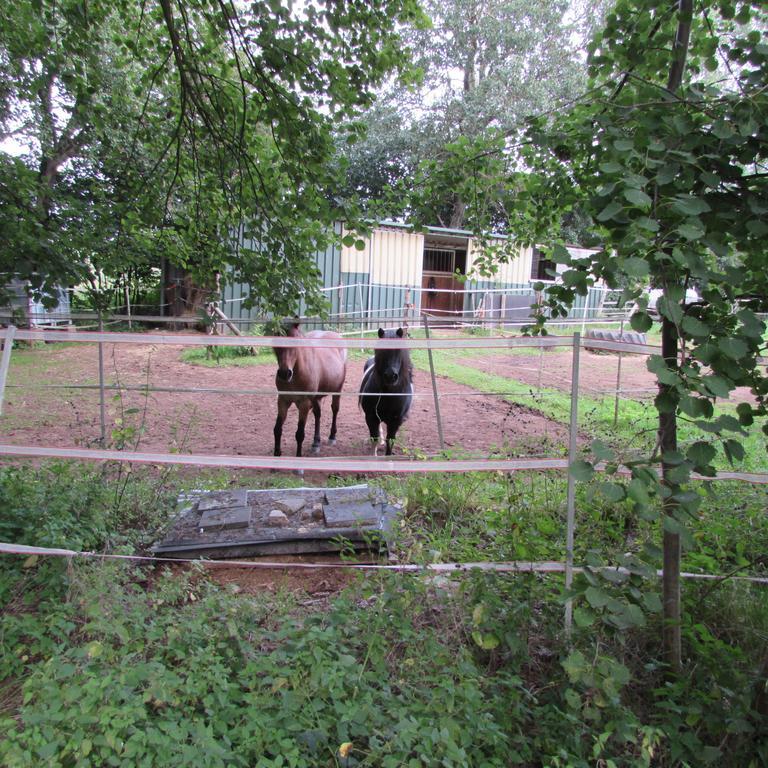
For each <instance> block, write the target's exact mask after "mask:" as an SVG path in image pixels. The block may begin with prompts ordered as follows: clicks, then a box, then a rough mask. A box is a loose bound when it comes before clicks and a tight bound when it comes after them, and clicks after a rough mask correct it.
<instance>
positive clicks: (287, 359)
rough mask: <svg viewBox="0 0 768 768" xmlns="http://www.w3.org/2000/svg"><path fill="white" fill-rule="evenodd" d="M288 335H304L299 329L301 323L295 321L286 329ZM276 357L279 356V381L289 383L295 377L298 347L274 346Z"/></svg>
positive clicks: (294, 336)
mask: <svg viewBox="0 0 768 768" xmlns="http://www.w3.org/2000/svg"><path fill="white" fill-rule="evenodd" d="M285 335H286V336H289V337H292V338H298V337H300V336H302V333H301V331H300V330H299V324H298V323H294V324H293V325H292V326H291V327H290V328H288V329H287V330H286V333H285ZM272 349H273V350H274V352H275V357H276V358H277V379H276V380H277V382H278V383H281V382H282V383H283V384H288V383H290V382H291V380H292V379H293V370H294V368H295V367H296V360H297V359H298V352H299V350H298V348H297V347H273V348H272Z"/></svg>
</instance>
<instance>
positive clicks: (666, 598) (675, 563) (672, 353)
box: [659, 317, 682, 673]
mask: <svg viewBox="0 0 768 768" xmlns="http://www.w3.org/2000/svg"><path fill="white" fill-rule="evenodd" d="M661 354H662V357H663V358H664V362H666V364H667V367H668V368H671V369H674V370H676V369H677V332H676V329H675V325H674V323H673V322H672V321H671V320H669V319H668V318H666V317H665V318H663V320H662V323H661ZM669 390H670V386H669V385H668V384H659V394H660V395H662V396H663V395H664V394H666V393H667V392H668V391H669ZM659 447H660V448H661V453H662V462H661V477H662V483H664V485H666V486H667V487H668V488H670V490H674V485H675V484H674V483H672V482H670V480H669V472H670V470H671V469H672V467H671V465H669V464H668V463H667V462H666V461H664V458H663V457H664V455H665V454H668V453H669V452H670V451H676V450H677V414H676V412H675V411H672V412H670V413H660V414H659ZM675 507H676V504H675V502H674V501H672V500H671V499H669V498H667V499H664V502H663V511H664V514H663V520H666V519H667V518H668V517H673V515H674V511H675ZM663 551H664V556H663V576H662V594H663V604H664V630H663V646H664V659H665V661H666V662H667V664H668V665H669V668H670V670H672V671H673V672H675V673H677V672H679V671H680V668H681V665H682V645H681V637H680V534H679V533H672V532H671V531H668V530H667V529H666V527H664V542H663Z"/></svg>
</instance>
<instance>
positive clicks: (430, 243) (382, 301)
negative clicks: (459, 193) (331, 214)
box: [222, 221, 605, 322]
mask: <svg viewBox="0 0 768 768" xmlns="http://www.w3.org/2000/svg"><path fill="white" fill-rule="evenodd" d="M337 227H338V229H337V233H336V234H337V235H339V238H338V239H339V240H340V239H341V236H343V235H344V234H346V232H345V231H344V230H343V228H342V227H341V225H337ZM353 234H354V233H353ZM502 238H503V236H499V237H498V238H497V240H499V241H500V240H501V239H502ZM362 240H363V242H364V247H363V249H362V250H360V249H357V248H355V247H354V246H345V245H339V244H338V243H334V244H332V245H331V246H329V247H328V248H327V249H325V250H324V251H318V252H317V253H316V254H315V262H316V264H317V266H318V269H319V271H320V274H321V276H322V290H323V291H324V293H325V295H326V296H327V298H328V301H329V306H330V315H331V317H332V318H336V317H338V318H346V319H359V320H361V321H364V320H365V319H366V318H368V317H371V318H377V319H381V318H387V317H391V318H392V319H393V321H394V320H399V319H401V318H402V317H403V316H404V315H405V316H406V317H407V316H410V317H416V316H419V315H420V314H422V313H427V314H429V315H430V316H432V317H441V318H446V319H447V318H453V319H462V318H467V319H469V318H472V319H477V318H478V317H482V318H484V319H487V320H499V321H507V322H510V321H515V320H517V321H524V320H526V319H527V318H528V317H529V315H530V306H531V304H532V303H534V301H536V298H537V296H536V292H535V290H534V288H533V285H534V283H536V282H545V283H546V282H555V279H556V278H554V279H553V277H552V273H553V272H554V273H555V274H557V268H556V265H554V264H553V263H552V262H549V261H547V260H546V259H544V258H542V255H541V253H540V251H539V250H538V249H536V248H532V247H523V246H520V247H519V248H518V255H517V256H516V257H515V258H512V259H510V260H509V261H507V262H506V263H502V264H499V265H498V271H497V273H496V274H495V275H494V276H493V277H480V276H479V275H478V274H476V272H475V271H474V269H473V265H474V263H475V258H476V256H477V255H478V252H479V250H480V244H479V243H478V242H477V241H476V240H475V239H474V238H473V237H472V234H471V233H470V232H467V231H464V230H458V229H444V228H440V227H427V228H426V230H425V231H424V232H413V231H411V228H410V227H408V226H407V225H403V224H399V223H396V222H390V221H384V222H381V223H380V224H379V225H378V226H377V227H376V228H375V229H374V230H373V231H372V232H371V234H370V235H369V236H367V237H364V238H362ZM569 250H570V251H571V253H572V254H573V255H574V256H577V257H578V256H580V255H584V254H586V253H588V252H589V251H588V249H584V248H579V247H576V246H573V247H570V246H569ZM557 266H559V265H557ZM561 269H562V268H561ZM604 294H605V289H603V288H602V287H600V286H597V287H596V288H594V289H592V290H590V291H589V295H588V296H586V297H578V299H577V302H576V304H575V305H574V307H573V308H572V310H571V313H572V316H574V317H578V318H582V317H584V316H588V317H590V316H593V315H594V314H595V313H596V312H597V311H599V309H600V308H601V307H602V303H603V297H604ZM247 295H248V288H247V286H245V285H243V284H241V283H236V282H228V281H225V282H224V287H223V291H222V302H223V306H224V311H225V312H226V313H227V315H228V316H229V317H230V318H232V319H234V320H239V321H241V322H245V321H247V320H248V319H250V318H253V317H255V316H256V315H257V312H256V311H255V310H247V309H245V307H243V300H244V298H245V297H246V296H247ZM301 309H302V307H299V308H298V310H299V314H302V312H301Z"/></svg>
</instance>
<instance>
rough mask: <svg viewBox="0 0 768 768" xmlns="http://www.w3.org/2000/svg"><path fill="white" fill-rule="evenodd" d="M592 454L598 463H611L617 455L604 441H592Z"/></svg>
mask: <svg viewBox="0 0 768 768" xmlns="http://www.w3.org/2000/svg"><path fill="white" fill-rule="evenodd" d="M592 453H593V455H594V457H595V458H596V459H597V460H598V461H610V460H611V459H612V458H613V457H614V456H615V455H616V454H615V452H614V450H613V448H611V447H610V446H608V445H606V444H605V443H604V442H603V441H602V440H593V441H592Z"/></svg>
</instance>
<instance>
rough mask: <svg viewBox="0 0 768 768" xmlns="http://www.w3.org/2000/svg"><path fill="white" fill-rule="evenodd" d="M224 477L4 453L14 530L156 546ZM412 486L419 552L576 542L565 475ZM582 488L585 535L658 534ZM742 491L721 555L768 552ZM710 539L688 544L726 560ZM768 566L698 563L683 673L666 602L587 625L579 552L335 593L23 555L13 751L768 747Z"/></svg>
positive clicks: (738, 755)
mask: <svg viewBox="0 0 768 768" xmlns="http://www.w3.org/2000/svg"><path fill="white" fill-rule="evenodd" d="M280 479H281V480H282V479H284V478H280ZM226 481H227V473H219V472H210V473H204V476H200V477H198V478H197V482H194V484H191V483H192V482H193V480H192V479H191V478H184V480H183V482H182V478H181V475H178V474H176V473H175V472H169V473H164V474H163V475H161V476H158V475H157V474H155V473H152V472H151V471H148V470H137V471H135V472H131V473H126V472H125V471H124V469H122V468H120V467H115V466H110V465H106V464H105V465H102V466H100V467H93V466H92V465H81V464H64V463H61V462H52V463H47V464H45V465H43V466H42V467H39V466H35V467H33V466H31V465H27V464H25V465H24V466H22V467H2V468H0V505H1V506H2V508H3V509H4V515H3V518H2V520H1V521H0V538H2V539H7V537H9V536H14V537H15V538H13V539H11V540H15V541H21V542H23V543H29V544H32V545H43V546H61V547H67V548H84V549H91V550H95V551H103V552H126V553H127V552H131V551H136V550H138V551H142V549H143V548H145V547H146V546H147V544H148V542H149V541H151V538H150V536H149V535H148V533H149V531H150V530H154V531H157V530H159V529H161V528H162V526H163V524H164V522H165V521H166V520H167V516H168V511H169V509H170V508H172V502H173V499H174V498H175V495H176V493H177V492H178V490H179V489H180V488H182V487H185V488H191V487H205V485H206V484H208V483H210V484H212V485H213V486H214V487H215V486H216V485H218V484H220V483H225V482H226ZM385 482H386V481H385ZM393 482H394V481H393ZM397 489H398V490H399V493H400V494H401V495H402V494H405V496H404V499H405V501H406V514H405V518H404V525H403V526H402V531H401V533H400V538H399V540H398V544H397V546H398V547H399V549H398V554H399V555H400V559H401V561H402V560H403V559H406V557H407V558H408V559H411V560H415V561H417V562H427V561H435V560H441V559H450V558H452V557H453V556H455V555H457V554H463V555H464V556H466V557H467V558H469V559H471V560H479V559H487V558H488V557H489V556H494V557H501V556H504V555H516V556H518V557H521V556H523V555H527V556H529V557H535V558H538V557H541V558H542V559H554V558H555V557H556V558H558V559H560V558H561V556H562V551H563V538H564V533H563V531H562V528H563V510H562V499H563V491H564V478H563V476H562V475H556V474H552V473H550V474H546V475H545V474H542V473H533V472H532V473H524V474H523V475H515V476H513V477H509V476H505V475H502V474H497V473H493V474H488V473H486V474H484V475H472V476H457V475H451V476H444V477H430V478H416V477H412V478H408V479H407V480H405V481H400V482H399V483H398V486H397ZM579 493H580V496H579V505H578V507H577V508H578V510H579V518H578V525H579V528H578V530H577V546H578V547H579V549H578V553H577V558H580V557H582V556H586V554H587V551H586V549H585V547H586V546H587V545H589V546H591V547H593V548H595V547H604V548H605V549H606V552H607V553H608V555H609V556H610V553H611V552H621V551H624V550H625V549H626V548H627V547H628V548H629V549H631V548H632V545H633V542H636V543H635V546H639V545H640V544H639V543H640V542H641V541H643V539H644V537H645V535H646V534H645V530H644V528H643V527H642V526H641V525H638V524H637V523H635V525H634V527H635V533H634V535H633V537H630V536H628V534H627V526H626V521H625V519H623V518H622V513H621V510H616V509H615V508H610V507H608V506H606V505H604V504H601V503H598V502H595V503H591V502H590V499H589V496H588V491H587V489H584V488H582V489H580V492H579ZM740 494H741V495H740V498H739V502H738V504H737V505H736V507H734V505H733V504H731V505H726V504H723V503H719V504H718V503H716V500H713V502H712V503H711V504H707V506H706V508H705V510H704V511H703V512H702V515H701V525H702V526H704V527H702V529H701V530H702V532H703V535H702V536H701V539H702V542H703V543H704V544H706V547H707V549H706V550H704V549H703V548H701V549H699V550H696V551H697V552H698V555H699V557H700V558H702V557H704V558H706V557H711V558H714V559H715V560H716V561H717V562H718V563H720V553H719V552H718V551H717V550H718V548H719V549H721V550H722V551H723V553H725V554H726V555H727V558H728V563H727V564H728V565H730V566H733V567H734V568H737V567H739V565H740V563H741V562H742V560H743V561H749V560H750V558H754V557H755V556H756V555H757V554H758V553H759V552H764V551H765V546H766V523H765V520H764V515H763V514H761V512H762V508H763V506H764V505H762V504H761V499H760V498H759V497H753V496H752V495H750V492H749V491H747V490H746V489H742V490H741V491H740ZM729 500H730V497H729ZM726 507H727V508H726ZM428 510H432V511H428ZM33 512H34V514H32V513H33ZM734 513H735V514H734ZM438 523H439V524H440V525H441V526H442V528H443V529H445V530H451V531H452V536H451V539H450V540H446V541H445V543H443V542H442V541H440V540H439V539H438V538H437V532H436V531H437V526H438ZM428 524H429V525H431V526H433V527H434V529H435V531H434V532H430V531H429V530H428V529H427V525H428ZM696 532H697V531H696V530H694V538H693V541H694V543H695V542H696V538H695V535H696ZM582 534H583V538H584V541H583V542H582V541H580V537H581V536H582ZM438 546H442V547H443V548H444V549H443V551H442V552H438V551H437V549H436V547H438ZM739 546H741V549H740V550H739ZM737 550H738V551H737ZM693 552H694V549H693V547H688V548H687V549H686V558H687V559H685V560H684V567H686V568H696V567H703V566H705V565H710V563H709V562H706V561H704V560H700V561H699V562H696V561H694V560H692V559H691V557H692V554H691V553H693ZM734 553H735V554H734ZM744 572H750V571H749V569H747V568H745V569H744ZM308 578H322V577H314V576H312V577H308ZM105 584H108V585H109V589H105V588H104V585H105ZM657 586H658V585H657V583H654V582H653V581H649V582H648V583H647V584H646V585H645V587H644V591H647V594H648V595H650V596H652V595H653V594H654V591H655V590H656V589H657ZM637 589H638V588H637V587H636V586H632V588H631V590H628V592H631V591H632V590H634V591H637ZM760 589H764V588H760V587H750V586H747V585H735V584H733V583H730V582H725V583H723V584H714V585H713V584H705V585H697V584H694V583H691V582H685V583H684V585H683V599H684V615H685V626H684V627H683V637H684V653H685V658H686V665H685V669H684V671H683V673H682V674H681V675H679V676H678V677H677V678H676V679H675V680H674V681H670V680H669V679H666V680H665V677H664V675H663V666H662V664H661V661H660V642H659V639H658V638H659V635H660V630H661V626H660V624H661V623H660V619H659V618H658V615H657V614H656V613H654V611H653V610H650V611H649V612H648V614H647V617H646V618H645V619H644V621H643V623H641V624H639V625H637V626H634V627H632V628H628V629H627V628H625V629H622V630H620V631H617V630H616V629H615V628H611V627H610V626H608V625H607V624H601V623H597V624H596V625H594V626H591V627H589V629H587V630H582V629H580V627H579V625H578V624H577V625H576V626H575V627H574V630H573V632H572V633H571V634H570V635H568V636H566V634H565V633H564V632H563V630H562V621H563V597H564V592H563V581H562V576H561V575H553V576H538V575H525V574H495V573H477V572H474V573H463V574H455V575H454V576H452V577H446V576H442V577H439V578H436V577H434V576H430V575H415V574H402V573H393V574H377V573H373V574H371V573H367V574H364V575H360V576H359V577H358V578H356V579H353V581H352V584H351V585H350V586H349V587H348V588H347V589H345V590H344V591H343V592H341V593H340V594H338V595H336V596H331V597H326V598H323V597H319V598H318V597H317V594H316V593H315V594H312V595H307V594H306V593H305V592H303V591H301V590H294V591H292V592H288V591H287V590H285V589H276V590H271V591H270V590H259V591H258V592H256V593H253V592H252V591H248V592H245V591H241V590H239V588H238V587H237V586H236V585H235V584H230V585H229V586H227V587H220V586H218V585H217V584H216V583H215V580H211V579H210V578H209V577H208V575H207V571H206V569H204V568H203V567H192V568H187V569H182V568H179V567H176V568H174V569H173V570H171V569H170V568H168V569H163V568H162V567H154V568H153V569H147V568H145V567H143V566H139V565H134V564H126V563H123V562H118V563H116V562H107V561H99V560H96V561H83V560H78V559H76V558H75V559H73V560H67V561H64V560H62V559H46V558H34V557H33V558H21V557H18V558H5V559H3V560H0V600H2V604H3V606H4V620H3V627H2V632H0V651H2V652H1V653H0V764H2V765H8V766H9V767H15V766H26V765H38V764H40V765H42V764H51V765H69V764H72V765H74V764H78V765H111V764H130V765H138V764H147V765H173V764H190V765H191V764H194V765H199V766H204V767H205V768H208V766H210V767H211V768H214V767H218V766H224V765H227V766H229V765H243V766H245V765H254V766H262V767H263V768H278V766H279V767H281V768H286V767H287V766H294V768H317V767H323V766H328V768H346V766H347V765H350V766H351V765H353V764H354V765H357V766H369V767H370V768H373V766H377V767H379V766H381V767H383V766H392V767H393V768H394V766H400V765H410V764H414V765H415V764H416V763H413V760H414V759H417V762H418V764H419V765H422V764H424V765H440V766H443V768H465V766H470V765H477V766H488V767H490V768H506V766H510V765H534V764H546V765H553V766H554V765H558V764H559V765H574V766H576V765H591V764H594V763H595V762H596V761H602V762H605V763H606V764H608V763H609V761H612V762H613V763H614V764H615V765H617V766H618V765H621V766H627V767H631V768H641V766H642V767H643V768H647V766H648V765H653V764H657V763H658V764H659V765H667V764H668V765H672V764H676V763H679V764H684V763H686V764H689V765H697V764H700V762H699V757H700V756H701V755H702V754H707V755H708V756H709V757H710V758H711V761H710V762H712V761H714V763H713V764H717V765H722V766H725V767H726V768H731V767H732V766H733V767H734V768H735V766H742V765H749V764H750V763H749V760H750V759H752V758H754V756H755V755H760V754H765V742H764V740H763V739H762V734H761V732H760V728H761V726H760V720H759V719H757V717H756V713H754V712H753V711H752V709H751V702H752V691H753V690H755V688H754V686H755V685H757V684H759V682H760V679H759V674H758V670H759V664H760V660H761V658H762V656H763V655H764V650H765V642H764V641H765V637H766V634H767V633H768V607H767V606H766V604H765V601H764V600H762V599H761V594H762V593H761V592H760ZM620 596H621V595H620ZM612 599H613V600H614V601H615V600H617V599H618V597H614V598H612ZM646 603H647V604H648V605H650V606H653V603H654V601H653V600H652V599H650V598H649V599H647V600H646ZM73 702H76V703H77V706H73ZM739 728H741V730H736V731H734V729H739ZM734 732H736V733H738V734H739V738H738V739H735V740H730V738H729V736H730V735H732V734H733V733H734ZM761 744H762V746H761ZM342 745H343V746H342ZM761 750H762V752H761ZM414 755H421V756H424V759H421V758H414ZM353 761H354V762H353ZM759 764H760V763H759V762H757V763H755V765H759Z"/></svg>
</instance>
